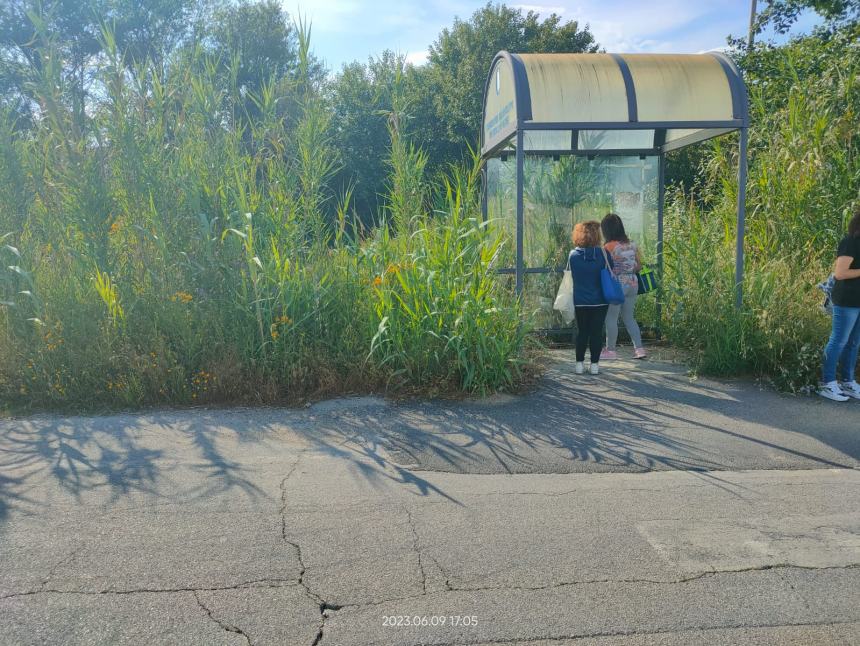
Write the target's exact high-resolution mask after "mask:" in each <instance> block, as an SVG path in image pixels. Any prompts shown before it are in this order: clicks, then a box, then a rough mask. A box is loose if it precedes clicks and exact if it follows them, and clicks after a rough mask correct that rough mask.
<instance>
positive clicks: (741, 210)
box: [735, 128, 748, 310]
mask: <svg viewBox="0 0 860 646" xmlns="http://www.w3.org/2000/svg"><path fill="white" fill-rule="evenodd" d="M747 137H748V134H747V129H746V128H741V143H740V150H739V152H738V156H739V159H738V230H737V241H736V244H737V247H736V248H735V308H736V309H738V310H740V309H741V306H742V305H743V298H744V233H745V230H746V210H747V206H746V202H747Z"/></svg>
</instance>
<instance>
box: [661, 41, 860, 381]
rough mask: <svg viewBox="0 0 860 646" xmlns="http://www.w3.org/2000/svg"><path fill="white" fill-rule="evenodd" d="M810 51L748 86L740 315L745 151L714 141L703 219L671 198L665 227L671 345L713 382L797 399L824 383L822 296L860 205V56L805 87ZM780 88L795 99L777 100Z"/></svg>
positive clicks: (781, 59) (693, 205)
mask: <svg viewBox="0 0 860 646" xmlns="http://www.w3.org/2000/svg"><path fill="white" fill-rule="evenodd" d="M801 45H803V44H802V43H801V44H794V45H791V46H788V47H786V48H785V49H784V50H782V51H781V52H780V51H779V50H777V52H775V54H776V55H775V64H776V66H775V67H771V68H769V69H768V70H767V74H768V75H769V77H770V78H769V79H768V83H758V82H757V79H756V78H755V77H753V78H749V79H748V84H749V85H750V89H751V112H752V114H751V117H752V123H753V127H752V129H751V148H750V149H751V156H750V157H751V159H750V171H749V182H748V184H747V236H746V267H745V276H746V279H745V284H744V291H745V300H744V303H745V305H744V308H743V310H742V311H741V312H740V313H738V312H736V311H735V309H734V276H733V272H734V244H735V202H736V199H737V184H736V182H737V180H736V177H737V153H736V150H737V148H736V142H733V141H720V140H717V141H716V142H715V143H714V144H713V147H712V150H711V152H710V154H709V155H708V156H707V159H706V166H705V168H704V169H703V170H704V181H703V184H702V187H700V192H701V194H702V196H703V198H704V199H703V200H702V201H703V202H704V207H703V206H702V204H701V201H699V200H695V199H690V196H687V195H683V194H681V193H678V192H675V193H670V195H669V200H668V202H669V206H668V208H667V224H666V226H667V229H666V235H667V245H666V263H665V264H666V287H667V305H668V307H667V308H666V316H667V317H668V321H667V322H668V330H669V336H670V338H671V339H672V340H673V341H674V342H676V343H677V344H679V345H682V346H684V347H687V348H689V349H690V350H691V351H692V353H693V358H694V361H695V364H696V365H697V367H699V368H700V369H702V370H703V371H705V372H709V373H713V374H719V375H733V374H752V375H757V376H760V377H762V378H765V379H767V380H769V381H772V382H773V383H775V384H776V385H777V386H779V387H780V388H784V389H788V390H802V389H805V388H808V387H810V386H811V385H812V384H814V383H815V382H816V381H817V379H818V376H819V371H820V365H821V359H822V348H823V345H824V343H825V341H826V338H827V335H828V332H829V326H830V320H829V318H828V317H827V316H826V315H825V314H824V313H823V312H822V310H821V308H820V305H821V303H822V300H823V296H822V294H821V292H820V291H818V290H817V289H816V287H815V286H816V284H817V283H818V282H820V281H821V280H823V279H824V278H825V277H826V276H827V274H828V273H829V272H830V271H831V267H832V265H833V261H834V260H835V251H836V245H837V243H838V241H839V239H840V238H841V237H842V236H843V235H844V231H845V227H846V224H847V221H848V219H849V217H850V215H851V213H852V211H853V210H854V209H855V208H856V207H857V206H858V205H860V164H858V154H860V132H858V130H857V115H858V114H860V84H858V80H860V79H858V72H860V55H858V49H860V48H858V47H857V45H856V42H854V43H853V44H850V45H849V46H848V47H847V48H845V49H844V50H843V51H842V55H841V56H838V57H837V56H833V57H830V58H827V59H826V63H827V66H826V70H825V72H824V73H818V74H815V75H808V76H804V75H801V74H799V73H798V69H796V67H795V65H794V62H793V58H794V57H793V55H792V51H793V48H795V47H799V46H801ZM808 45H809V43H806V46H808ZM774 77H778V78H780V79H782V80H783V81H786V83H773V82H772V79H773V78H774ZM783 87H788V88H789V89H788V94H787V96H784V95H782V94H780V95H779V96H773V95H772V94H769V92H772V90H773V88H778V89H779V88H783Z"/></svg>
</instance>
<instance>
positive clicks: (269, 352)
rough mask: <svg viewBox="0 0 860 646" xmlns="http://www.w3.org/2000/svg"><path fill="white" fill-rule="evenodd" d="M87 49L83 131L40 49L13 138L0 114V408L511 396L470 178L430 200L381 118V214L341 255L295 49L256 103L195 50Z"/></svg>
mask: <svg viewBox="0 0 860 646" xmlns="http://www.w3.org/2000/svg"><path fill="white" fill-rule="evenodd" d="M101 37H102V38H103V39H104V42H103V43H102V45H101V50H102V52H103V54H102V57H101V59H100V64H99V65H98V67H97V68H96V69H95V71H94V74H95V76H94V77H93V79H91V81H90V83H91V84H90V92H91V94H90V97H91V99H90V101H89V103H88V109H87V113H86V114H85V115H82V114H81V113H80V112H75V111H74V110H71V109H70V108H69V101H68V100H67V97H68V94H69V85H68V84H69V82H70V81H69V79H68V78H66V77H65V76H64V75H63V73H62V66H61V60H60V57H61V54H60V52H59V51H58V50H57V49H56V48H55V47H54V45H53V43H52V42H50V40H49V39H48V38H47V36H46V40H45V42H43V44H42V49H41V51H40V55H41V56H42V58H41V60H42V61H43V65H40V66H38V67H37V66H32V67H30V68H29V69H28V74H30V75H31V76H30V78H29V85H28V87H29V89H30V91H31V93H32V96H33V97H34V99H35V101H36V102H37V103H38V105H39V110H40V118H38V119H36V120H34V121H33V123H32V125H31V127H29V128H27V129H20V128H19V127H18V126H19V124H20V120H18V119H16V118H15V115H14V114H13V113H12V112H11V111H9V110H7V111H6V112H5V113H4V114H3V115H2V116H0V137H2V141H0V230H2V231H4V232H7V233H5V235H4V238H3V240H2V243H0V255H2V270H0V300H2V301H3V304H2V306H0V399H2V400H3V401H9V402H12V403H13V404H15V403H18V404H19V405H36V406H47V407H57V406H64V405H79V406H86V407H93V406H100V405H108V406H115V405H120V406H140V405H144V404H150V403H182V404H188V403H196V402H209V401H218V402H225V401H257V402H260V401H262V402H277V401H297V400H301V399H304V398H309V397H315V396H320V395H322V394H325V393H339V392H345V391H347V392H348V391H368V390H372V389H377V388H379V389H382V388H385V389H388V390H389V391H394V392H403V391H415V390H418V391H420V392H423V393H428V392H431V393H432V392H439V391H457V392H460V391H466V392H488V391H493V390H498V389H506V388H507V389H510V388H513V387H515V386H516V385H517V384H518V383H519V381H520V380H521V378H522V377H523V374H524V370H527V369H528V367H527V366H526V365H525V358H526V353H527V352H528V343H529V342H528V335H527V333H528V328H527V327H526V326H523V325H521V324H520V316H519V311H518V305H517V303H516V301H515V300H514V299H512V298H511V296H510V294H509V293H507V292H504V291H502V290H501V289H500V288H499V287H498V286H497V284H496V282H495V281H494V280H493V277H494V274H493V270H494V269H493V268H494V263H495V259H496V256H497V254H498V253H499V247H498V244H497V243H496V242H495V241H493V240H492V239H491V238H490V237H489V236H488V235H487V234H486V230H485V226H484V225H483V224H482V223H481V222H480V211H479V209H478V201H477V200H478V197H477V195H478V187H477V184H476V178H477V173H476V170H475V169H474V168H473V167H467V168H454V169H452V170H451V173H450V179H449V180H448V182H447V184H445V185H444V186H443V187H442V188H441V189H440V190H431V188H430V187H429V186H428V184H427V183H426V181H425V180H424V178H423V167H424V163H425V160H424V157H423V154H422V153H421V152H419V151H417V150H416V149H415V148H414V147H412V145H411V144H409V143H408V142H407V141H406V140H405V139H404V137H403V136H402V135H401V133H400V131H399V129H398V125H397V124H398V123H399V122H401V121H402V115H400V114H398V113H397V112H392V113H391V114H390V115H389V116H390V121H391V124H392V125H391V138H390V144H389V152H388V155H387V156H388V159H389V164H390V178H391V180H390V185H389V187H388V190H387V198H386V209H385V211H384V214H383V216H382V224H381V226H379V227H377V228H376V229H374V230H372V231H370V232H367V235H365V236H362V235H361V229H360V228H359V227H354V226H352V223H351V222H350V217H349V215H348V203H347V202H342V203H341V204H340V206H339V207H338V208H336V209H332V208H330V203H331V202H332V201H333V200H335V199H337V196H335V195H334V194H332V192H331V191H330V189H329V185H330V180H331V177H332V175H333V173H334V172H335V170H336V169H337V167H338V163H339V157H338V151H337V150H336V149H335V148H333V146H332V144H331V139H330V136H329V134H328V133H329V132H330V129H329V127H328V125H329V123H328V122H329V119H330V118H331V115H330V112H329V111H328V110H327V109H326V106H325V104H324V102H323V98H322V93H321V92H320V88H319V87H318V86H317V85H316V84H315V83H314V78H313V75H312V74H311V67H312V64H313V61H312V59H311V58H310V56H309V49H308V41H307V34H306V32H304V31H301V30H300V31H299V48H298V50H297V54H298V59H297V64H296V74H295V75H294V77H293V78H292V79H290V78H289V77H285V78H281V79H280V81H279V83H280V84H281V88H282V91H277V92H276V91H275V87H274V85H273V84H270V83H264V84H263V85H262V86H261V90H260V93H259V94H254V93H252V92H249V91H247V88H245V87H243V86H240V85H239V83H238V80H237V79H238V78H239V77H240V74H239V71H240V69H241V61H240V60H239V59H238V58H235V57H234V59H233V60H232V61H231V62H230V64H229V65H228V66H227V67H226V68H225V67H224V66H223V60H222V59H219V58H216V57H213V56H212V55H210V54H208V53H207V52H205V51H201V50H199V49H197V50H194V51H182V52H180V55H179V56H177V57H176V58H175V59H174V60H168V61H166V62H165V63H164V64H163V65H156V64H154V63H152V61H145V62H140V63H137V64H135V65H134V67H133V69H132V70H131V72H130V71H129V67H128V61H127V60H125V58H124V54H123V52H122V51H121V50H120V49H119V48H118V47H117V44H116V41H115V39H114V36H113V33H112V32H111V31H110V30H108V29H105V30H104V31H103V32H102V35H101ZM225 75H226V78H227V79H228V80H229V82H228V84H227V85H226V86H225V85H224V78H225ZM287 82H289V83H290V85H289V87H286V88H283V84H284V83H287ZM282 96H289V97H290V99H291V102H292V106H291V108H290V118H285V117H284V116H283V114H282V112H281V110H282V106H281V105H280V103H279V99H280V97H282ZM332 211H334V212H335V214H336V217H334V218H332V217H330V216H329V214H330V213H331V212H332Z"/></svg>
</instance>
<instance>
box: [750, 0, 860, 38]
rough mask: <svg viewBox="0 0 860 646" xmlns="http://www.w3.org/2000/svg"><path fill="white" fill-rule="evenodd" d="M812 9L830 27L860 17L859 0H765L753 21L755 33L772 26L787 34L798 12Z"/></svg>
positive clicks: (797, 16) (778, 31)
mask: <svg viewBox="0 0 860 646" xmlns="http://www.w3.org/2000/svg"><path fill="white" fill-rule="evenodd" d="M808 10H812V11H814V12H815V13H817V14H818V15H819V16H821V17H822V18H823V19H824V21H825V23H826V24H827V25H828V26H830V27H844V26H845V25H846V24H848V23H851V22H857V20H858V19H860V0H767V1H766V2H765V8H764V9H763V10H762V11H761V12H760V13H759V15H758V17H757V18H756V21H755V27H754V28H755V30H756V33H761V31H762V30H763V29H764V28H765V27H768V26H770V27H773V30H774V31H775V32H776V33H778V34H787V33H788V32H789V31H790V30H791V27H792V26H793V25H794V23H796V22H797V20H798V18H799V17H800V14H801V13H802V12H804V11H808Z"/></svg>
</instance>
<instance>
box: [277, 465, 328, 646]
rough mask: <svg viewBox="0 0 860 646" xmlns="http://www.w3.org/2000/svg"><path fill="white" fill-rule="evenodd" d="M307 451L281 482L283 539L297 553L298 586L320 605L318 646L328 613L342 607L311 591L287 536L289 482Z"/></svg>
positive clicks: (314, 645) (296, 546) (298, 549)
mask: <svg viewBox="0 0 860 646" xmlns="http://www.w3.org/2000/svg"><path fill="white" fill-rule="evenodd" d="M304 454H305V451H302V452H301V453H299V456H298V457H297V458H296V461H295V462H294V463H293V466H292V467H291V468H290V470H289V471H288V472H287V475H286V476H284V479H283V480H281V509H280V516H281V538H282V539H283V541H284V543H285V544H287V545H289V546H290V547H292V548H293V550H294V551H295V553H296V558H297V559H298V561H299V577H298V585H300V586H302V589H303V590H304V592H305V596H307V597H308V598H309V599H310V600H311V601H314V602H315V603H316V604H317V605H319V609H320V622H319V626H318V627H317V634H316V636H315V637H314V640H313V642H311V646H317V644H319V643H320V641H322V638H323V632H324V630H325V621H326V619H327V618H328V612H329V611H334V610H339V609H340V608H341V606H336V605H333V604H329V603H327V602H326V601H325V600H324V599H323V598H322V597H320V595H318V594H317V593H316V592H314V591H313V590H311V589H310V587H309V586H308V584H307V583H305V571H306V568H305V561H304V557H303V556H302V548H301V545H299V544H298V543H297V542H296V541H291V540H290V539H289V537H288V536H287V481H288V480H289V479H290V477H291V476H292V475H293V473H295V471H296V469H297V468H298V466H299V462H301V461H302V457H304Z"/></svg>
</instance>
